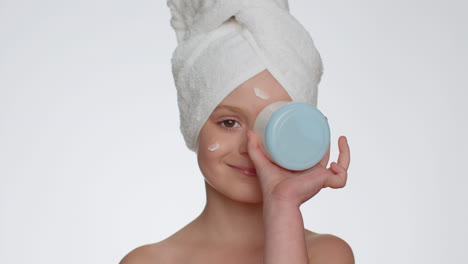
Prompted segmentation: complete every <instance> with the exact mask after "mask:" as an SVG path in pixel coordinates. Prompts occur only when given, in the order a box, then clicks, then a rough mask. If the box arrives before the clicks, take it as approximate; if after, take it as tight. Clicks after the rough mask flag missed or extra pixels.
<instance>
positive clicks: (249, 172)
mask: <svg viewBox="0 0 468 264" xmlns="http://www.w3.org/2000/svg"><path fill="white" fill-rule="evenodd" d="M228 166H229V167H231V168H233V169H234V170H236V171H238V172H240V173H242V174H244V175H247V176H250V177H256V176H257V171H256V170H255V169H251V168H245V169H243V168H239V167H236V166H232V165H229V164H228Z"/></svg>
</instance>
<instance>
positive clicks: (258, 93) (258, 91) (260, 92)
mask: <svg viewBox="0 0 468 264" xmlns="http://www.w3.org/2000/svg"><path fill="white" fill-rule="evenodd" d="M253 91H254V93H255V95H256V96H257V97H260V98H261V99H263V100H268V98H270V96H269V95H268V94H267V93H265V92H264V91H263V90H262V89H260V88H257V87H254V88H253Z"/></svg>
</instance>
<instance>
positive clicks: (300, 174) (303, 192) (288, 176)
mask: <svg viewBox="0 0 468 264" xmlns="http://www.w3.org/2000/svg"><path fill="white" fill-rule="evenodd" d="M247 137H248V152H249V156H250V158H251V160H252V162H253V164H254V166H255V169H256V172H257V177H258V178H259V180H260V185H261V188H262V192H263V201H264V202H285V203H288V204H293V205H296V206H300V205H301V204H302V203H304V202H305V201H307V200H309V199H310V198H312V197H313V196H315V195H316V194H317V193H318V192H319V191H320V190H321V189H322V188H326V187H331V188H334V189H337V188H342V187H344V186H345V185H346V180H347V177H348V172H347V170H348V167H349V163H350V152H349V146H348V142H347V139H346V137H344V136H341V137H340V138H339V139H338V148H339V151H340V154H339V156H338V163H336V162H332V163H331V164H330V167H329V168H327V165H328V161H329V158H330V148H328V152H327V154H326V155H325V156H324V157H323V159H322V160H321V161H320V162H319V163H317V165H315V166H314V167H312V168H310V169H307V170H304V171H290V170H287V169H284V168H282V167H280V166H278V165H276V164H274V163H273V162H271V161H270V160H269V159H268V158H267V157H266V156H265V154H263V152H262V150H261V149H260V147H259V144H258V137H257V135H256V134H255V133H254V132H253V131H251V130H249V131H248V132H247Z"/></svg>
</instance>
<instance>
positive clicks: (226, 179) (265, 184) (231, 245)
mask: <svg viewBox="0 0 468 264" xmlns="http://www.w3.org/2000/svg"><path fill="white" fill-rule="evenodd" d="M253 87H258V88H260V89H262V90H263V91H264V92H265V93H266V94H268V96H269V98H268V99H267V100H264V99H261V98H259V97H257V96H255V94H254V92H253V90H252V89H253ZM276 101H291V98H290V97H289V95H288V94H287V92H286V91H285V89H284V88H283V87H282V86H281V85H280V84H279V83H278V82H277V81H276V79H275V78H274V77H273V76H272V75H271V74H270V73H269V72H268V71H267V70H265V71H263V72H261V73H259V74H257V75H256V76H254V77H252V78H251V79H249V80H248V81H246V82H244V83H243V84H242V85H240V86H239V87H237V88H236V89H235V90H234V91H233V92H232V93H231V94H229V95H228V96H227V97H226V98H225V99H224V100H223V101H222V102H221V103H220V104H219V105H218V108H217V109H215V110H214V111H213V113H212V114H211V116H210V117H209V119H208V120H207V121H206V122H205V124H204V126H203V127H202V129H201V131H200V134H199V147H198V152H197V160H198V164H199V167H200V170H201V172H202V174H203V176H204V179H205V186H206V198H207V199H206V200H207V203H206V206H205V208H204V210H203V212H202V213H201V214H200V215H199V216H198V217H197V218H196V219H194V220H193V221H192V222H191V223H189V224H188V225H186V226H185V227H184V228H182V229H181V230H179V231H178V232H177V233H175V234H173V235H172V236H170V237H168V238H167V239H165V240H163V241H161V242H158V243H155V244H150V245H145V246H142V247H139V248H137V249H135V250H133V251H132V252H130V253H129V254H128V255H127V256H126V257H125V258H124V259H123V260H122V261H121V262H120V263H121V264H142V263H268V264H275V263H282V264H284V263H297V264H299V263H301V264H302V263H342V264H344V263H354V256H353V252H352V250H351V248H350V247H349V245H348V244H347V243H346V242H345V241H343V240H342V239H340V238H338V237H336V236H333V235H329V234H318V233H314V232H311V231H309V230H307V229H304V223H303V220H302V214H301V212H300V209H299V207H300V205H301V204H302V203H304V202H305V201H307V200H309V199H310V198H311V197H313V196H315V195H316V194H317V193H318V192H319V191H320V190H321V189H322V188H326V187H331V188H342V187H344V186H345V184H346V180H347V169H348V167H349V163H350V151H349V146H348V143H347V140H346V137H344V136H342V137H340V138H339V140H338V147H339V151H340V153H339V156H338V160H337V162H332V163H331V164H330V166H328V167H327V165H328V161H329V157H330V150H328V153H327V154H326V155H325V157H324V158H323V159H322V161H320V162H319V163H318V164H317V165H315V166H314V167H313V168H311V169H308V170H305V171H300V172H293V171H289V170H286V169H283V168H281V167H279V166H277V165H275V164H274V163H272V162H271V161H269V160H268V159H267V158H266V157H265V155H264V154H263V152H262V151H261V150H260V148H259V146H258V138H257V136H256V135H255V133H253V131H252V129H253V125H254V122H255V118H256V116H257V115H258V113H259V112H260V111H261V110H262V109H263V108H264V107H265V106H267V105H269V104H271V103H273V102H276ZM216 142H218V143H219V145H220V147H219V148H218V149H216V150H215V151H210V150H209V149H208V148H209V147H210V146H212V145H213V144H214V143H216ZM234 167H237V168H244V169H250V170H253V169H255V170H256V176H249V175H246V174H244V173H242V172H240V171H239V170H238V169H236V168H234Z"/></svg>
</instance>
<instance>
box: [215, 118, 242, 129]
mask: <svg viewBox="0 0 468 264" xmlns="http://www.w3.org/2000/svg"><path fill="white" fill-rule="evenodd" d="M219 124H220V125H221V126H222V127H225V128H227V129H232V128H236V127H239V123H238V122H237V121H236V120H232V119H227V120H223V121H221V122H219Z"/></svg>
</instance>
